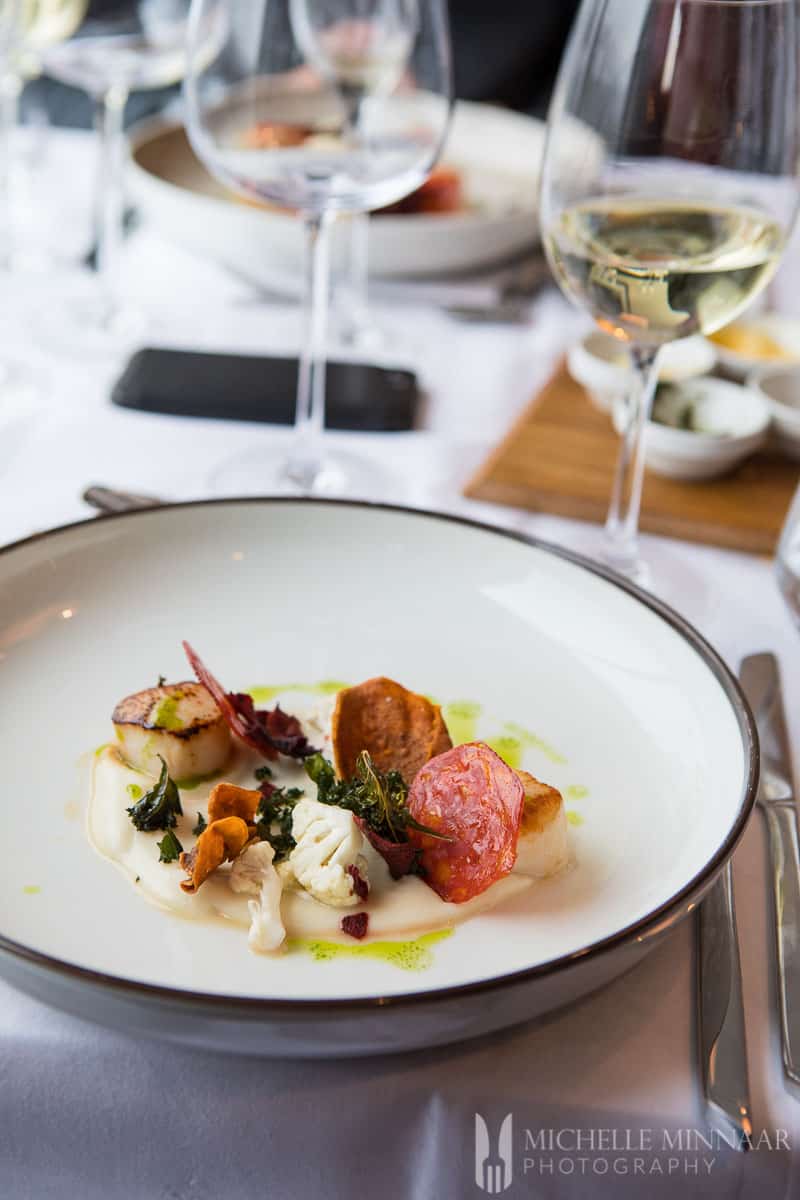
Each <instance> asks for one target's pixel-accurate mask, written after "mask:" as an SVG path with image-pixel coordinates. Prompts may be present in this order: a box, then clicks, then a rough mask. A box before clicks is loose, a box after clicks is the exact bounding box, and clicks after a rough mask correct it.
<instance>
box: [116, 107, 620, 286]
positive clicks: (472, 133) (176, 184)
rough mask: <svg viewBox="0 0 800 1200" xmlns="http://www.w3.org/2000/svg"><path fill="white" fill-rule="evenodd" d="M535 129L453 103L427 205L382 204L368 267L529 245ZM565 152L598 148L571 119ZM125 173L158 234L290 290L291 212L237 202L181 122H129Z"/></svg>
mask: <svg viewBox="0 0 800 1200" xmlns="http://www.w3.org/2000/svg"><path fill="white" fill-rule="evenodd" d="M544 135H545V126H544V124H543V122H541V121H538V120H535V119H534V118H532V117H525V116H521V115H520V114H518V113H513V112H509V111H507V110H504V109H500V108H495V107H492V106H491V105H485V104H471V103H468V102H459V103H458V104H456V106H455V109H454V115H453V121H452V125H451V128H450V132H449V135H448V141H447V145H446V147H445V151H444V157H443V162H442V167H443V168H444V171H443V172H442V171H440V172H439V174H438V176H435V177H434V185H433V186H431V185H429V187H428V189H427V190H426V191H425V192H423V197H425V196H427V202H426V203H423V204H422V207H421V208H418V211H415V212H412V213H408V212H397V211H395V212H389V213H386V214H384V215H382V216H381V217H380V219H378V220H375V221H373V222H371V223H370V243H369V263H370V271H371V273H372V274H373V275H374V276H376V277H406V276H437V275H442V274H447V273H449V272H459V271H461V272H463V271H468V270H477V269H479V268H481V267H484V266H488V265H491V264H494V263H497V262H499V261H502V260H503V259H507V258H510V257H511V256H512V255H515V254H517V253H519V252H520V251H523V250H524V249H525V248H527V247H531V246H533V245H535V244H536V242H537V240H538V220H537V195H538V178H539V169H540V165H541V161H542V155H543V152H544ZM567 152H568V153H569V154H570V156H571V158H574V161H575V170H576V171H577V170H580V168H581V165H582V163H583V162H584V161H585V159H586V156H587V155H593V154H594V153H596V147H595V143H594V141H593V139H591V138H590V137H589V135H588V134H587V133H586V132H585V131H584V130H582V129H580V128H577V129H576V131H575V138H574V142H573V143H572V144H571V145H569V146H568V147H567ZM130 178H131V186H132V188H133V190H134V192H135V195H136V198H137V202H138V203H139V204H140V205H141V207H142V209H143V211H145V212H146V213H147V216H148V219H149V220H151V221H152V222H153V223H154V224H155V225H156V226H157V227H159V228H160V229H162V230H163V232H164V233H166V234H167V236H169V237H171V238H174V240H175V241H177V242H178V243H179V244H182V245H186V246H188V247H189V248H190V249H195V248H196V249H198V250H200V251H201V252H202V253H203V255H204V256H206V257H208V256H209V255H210V256H212V257H214V258H216V259H218V261H220V262H221V263H223V265H225V266H227V267H229V268H230V269H232V270H234V271H236V272H237V273H238V274H240V275H242V276H244V277H246V278H249V279H253V280H254V282H257V283H259V284H261V285H262V286H264V287H267V288H270V289H271V290H277V291H282V292H286V294H290V295H294V294H297V291H298V287H299V283H298V280H301V279H302V276H301V275H299V274H298V272H299V271H300V268H301V267H302V263H303V238H302V229H301V227H300V226H299V223H298V221H297V219H296V218H295V217H293V216H291V215H290V214H286V213H283V212H278V211H274V212H268V211H259V210H258V209H256V208H255V207H253V206H252V205H249V204H242V203H239V202H237V200H236V199H235V198H234V197H232V196H231V194H230V193H229V192H227V191H226V189H225V188H223V187H222V185H220V184H218V183H217V182H216V181H215V180H213V179H212V178H211V177H210V176H209V175H208V173H207V172H206V171H205V169H204V168H203V167H202V166H201V164H200V163H199V162H198V160H197V159H196V157H195V156H194V154H193V152H192V150H191V147H190V146H189V143H188V140H187V138H186V134H185V132H184V129H183V127H182V126H181V125H177V124H166V125H165V124H164V122H163V121H157V122H152V121H149V122H147V123H146V124H144V125H142V126H140V127H139V129H138V130H134V131H133V134H132V169H131V173H130ZM437 178H438V180H439V183H442V182H443V181H444V182H446V180H447V178H449V179H450V187H449V188H448V189H446V191H447V197H446V198H447V203H446V204H445V205H444V207H445V208H446V209H447V211H441V207H442V206H441V205H438V206H437V209H438V210H437V211H431V206H430V201H431V198H432V192H433V191H434V190H435V185H436V181H437ZM454 178H455V179H456V180H457V185H458V186H457V188H454V186H453V180H454ZM439 199H441V193H440V194H439ZM337 232H338V231H337V230H336V229H334V254H335V255H336V254H337V253H340V252H341V250H343V249H344V243H346V238H343V239H342V243H343V244H342V246H341V247H339V248H338V249H337V246H338V243H337V242H336V235H337Z"/></svg>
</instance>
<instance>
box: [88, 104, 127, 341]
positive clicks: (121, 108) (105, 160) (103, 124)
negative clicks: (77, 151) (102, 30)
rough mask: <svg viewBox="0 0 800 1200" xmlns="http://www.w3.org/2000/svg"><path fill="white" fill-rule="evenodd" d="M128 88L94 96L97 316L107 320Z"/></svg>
mask: <svg viewBox="0 0 800 1200" xmlns="http://www.w3.org/2000/svg"><path fill="white" fill-rule="evenodd" d="M127 99H128V89H127V88H126V87H124V86H121V85H115V86H114V87H111V88H109V89H108V91H106V92H104V93H103V94H102V95H101V96H99V97H98V98H97V101H96V107H95V128H96V130H97V136H98V151H99V153H98V162H97V176H96V181H95V245H96V247H97V250H96V253H97V275H98V280H99V291H100V305H101V315H100V319H101V322H102V323H103V324H107V323H108V322H109V321H110V320H111V318H112V317H113V315H114V312H115V310H116V306H117V290H118V275H119V254H120V248H121V245H122V222H123V215H124V207H125V194H124V188H123V173H124V165H125V135H124V115H125V104H126V102H127Z"/></svg>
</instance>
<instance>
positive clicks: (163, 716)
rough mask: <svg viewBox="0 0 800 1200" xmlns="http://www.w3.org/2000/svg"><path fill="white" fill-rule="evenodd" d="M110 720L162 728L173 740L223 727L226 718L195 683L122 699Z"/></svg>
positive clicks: (162, 687) (151, 690)
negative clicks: (215, 727)
mask: <svg viewBox="0 0 800 1200" xmlns="http://www.w3.org/2000/svg"><path fill="white" fill-rule="evenodd" d="M111 720H112V721H113V722H114V724H115V725H139V726H140V727H141V728H142V729H153V730H155V729H159V730H164V731H165V732H167V733H171V734H172V735H173V737H178V738H190V737H196V736H197V734H199V733H202V732H203V730H205V729H209V728H211V727H212V726H214V725H219V724H221V723H222V724H224V717H223V716H222V713H221V712H220V711H219V708H218V707H217V704H216V701H215V700H214V698H213V696H212V695H211V693H210V692H209V690H208V688H206V687H204V686H203V684H202V683H197V682H196V681H195V680H188V681H187V682H185V683H167V684H163V685H162V686H160V687H151V688H145V689H144V691H142V692H134V694H133V695H132V696H126V697H125V699H124V700H120V702H119V704H118V705H117V707H116V708H115V709H114V712H113V713H112V715H111Z"/></svg>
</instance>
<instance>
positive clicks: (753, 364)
mask: <svg viewBox="0 0 800 1200" xmlns="http://www.w3.org/2000/svg"><path fill="white" fill-rule="evenodd" d="M733 324H734V325H736V326H741V327H742V328H745V329H747V330H752V331H753V332H754V333H756V334H765V335H766V336H767V337H768V338H769V339H770V340H771V341H773V342H774V343H775V345H776V346H778V347H780V349H781V350H782V351H783V353H784V354H785V355H786V358H785V359H784V360H783V361H781V360H780V359H776V358H774V357H771V358H770V357H763V356H761V357H756V356H754V355H752V354H743V353H741V352H740V351H738V350H732V349H731V348H729V347H727V346H723V345H721V344H720V343H719V342H717V341H716V340H714V347H715V349H716V352H717V358H718V359H719V362H720V363H721V364H722V366H723V367H724V368H725V370H726V371H727V372H728V373H729V374H730V375H733V376H736V378H738V379H745V378H747V377H749V376H750V374H751V373H752V372H753V371H758V370H760V371H773V370H782V369H789V368H791V367H792V366H793V365H796V364H798V363H800V321H798V320H797V318H796V317H787V316H784V315H783V314H781V313H770V312H765V313H761V314H759V315H758V316H756V317H740V318H739V320H738V321H735V322H734V323H733Z"/></svg>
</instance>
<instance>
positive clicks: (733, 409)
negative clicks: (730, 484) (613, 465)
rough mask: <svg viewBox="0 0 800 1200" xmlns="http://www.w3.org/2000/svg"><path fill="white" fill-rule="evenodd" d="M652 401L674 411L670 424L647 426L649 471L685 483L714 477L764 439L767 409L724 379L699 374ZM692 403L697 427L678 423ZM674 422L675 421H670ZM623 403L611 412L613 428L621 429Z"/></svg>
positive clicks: (753, 394)
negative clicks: (698, 376)
mask: <svg viewBox="0 0 800 1200" xmlns="http://www.w3.org/2000/svg"><path fill="white" fill-rule="evenodd" d="M656 404H660V405H661V406H662V411H663V410H664V409H666V410H667V412H668V411H669V409H672V410H673V415H672V417H671V418H670V420H669V423H667V424H665V423H664V422H663V421H655V420H651V421H649V422H648V425H647V432H646V439H647V440H646V443H645V461H646V463H647V466H648V468H649V469H650V470H651V471H655V472H656V474H658V475H665V476H667V477H668V478H670V479H682V480H686V481H692V480H697V481H700V480H703V479H717V478H719V476H720V475H725V474H726V473H727V472H728V471H732V470H733V469H734V468H735V467H737V466H738V465H739V464H740V463H742V462H744V460H745V459H746V458H749V456H750V455H751V454H755V452H756V451H757V450H760V449H761V447H762V446H763V445H764V444H765V442H766V441H767V437H768V434H769V425H770V410H769V405H768V404H767V401H766V400H765V398H764V397H763V396H761V395H759V394H758V392H757V391H755V390H754V389H752V388H746V387H742V386H741V385H740V384H738V383H728V382H726V381H725V380H723V379H714V378H702V379H695V380H692V381H691V382H690V383H682V384H677V385H675V386H674V387H672V388H670V390H669V392H668V393H667V395H663V394H662V395H661V396H657V397H656ZM687 407H691V409H692V410H693V412H694V414H695V419H696V420H697V423H698V425H699V426H700V428H699V429H682V428H680V427H679V422H680V414H681V412H682V411H685V410H686V409H687ZM672 420H674V421H675V424H674V425H673V424H672V423H671V421H672ZM624 421H625V409H624V405H622V404H618V405H617V406H616V408H615V410H614V427H615V428H616V430H617V432H618V433H621V432H622V429H623V427H624Z"/></svg>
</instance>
